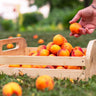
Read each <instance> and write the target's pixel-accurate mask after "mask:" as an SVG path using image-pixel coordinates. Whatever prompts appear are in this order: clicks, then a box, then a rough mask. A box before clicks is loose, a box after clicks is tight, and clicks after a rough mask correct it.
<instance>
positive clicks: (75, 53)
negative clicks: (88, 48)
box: [71, 47, 84, 56]
mask: <svg viewBox="0 0 96 96" xmlns="http://www.w3.org/2000/svg"><path fill="white" fill-rule="evenodd" d="M83 55H84V52H83V50H82V48H81V47H75V48H73V50H72V52H71V56H83Z"/></svg>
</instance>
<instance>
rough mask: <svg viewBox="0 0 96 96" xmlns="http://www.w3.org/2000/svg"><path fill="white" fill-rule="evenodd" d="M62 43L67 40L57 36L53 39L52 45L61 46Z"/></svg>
mask: <svg viewBox="0 0 96 96" xmlns="http://www.w3.org/2000/svg"><path fill="white" fill-rule="evenodd" d="M64 42H67V39H66V38H65V37H63V36H62V35H60V34H57V35H55V36H54V37H53V43H55V44H57V45H62V44H63V43H64Z"/></svg>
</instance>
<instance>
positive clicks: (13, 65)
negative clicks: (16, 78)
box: [9, 64, 20, 67]
mask: <svg viewBox="0 0 96 96" xmlns="http://www.w3.org/2000/svg"><path fill="white" fill-rule="evenodd" d="M9 67H20V65H15V64H10V65H9Z"/></svg>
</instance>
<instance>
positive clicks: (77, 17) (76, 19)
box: [69, 10, 81, 24]
mask: <svg viewBox="0 0 96 96" xmlns="http://www.w3.org/2000/svg"><path fill="white" fill-rule="evenodd" d="M80 17H81V10H80V11H78V13H77V14H76V15H75V17H74V18H73V19H72V20H71V21H69V23H70V24H72V23H75V22H76V21H78V20H79V19H80Z"/></svg>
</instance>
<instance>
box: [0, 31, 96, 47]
mask: <svg viewBox="0 0 96 96" xmlns="http://www.w3.org/2000/svg"><path fill="white" fill-rule="evenodd" d="M18 33H20V34H21V35H22V37H24V38H25V39H26V41H27V46H30V47H37V46H39V44H38V43H37V42H38V40H39V39H40V38H42V39H44V41H45V43H44V44H45V45H46V44H47V43H48V42H50V41H52V39H53V36H55V35H56V34H61V35H63V36H64V37H66V38H67V40H68V41H69V42H70V43H71V44H72V45H73V47H74V46H81V47H87V45H88V42H89V41H90V40H93V39H95V38H96V32H94V33H92V34H90V35H89V34H88V35H82V36H81V37H79V38H75V37H73V36H72V37H71V36H69V33H70V31H69V30H64V31H51V32H49V31H48V32H45V31H40V32H37V31H32V32H0V39H5V38H8V37H9V36H13V37H16V34H18ZM35 34H37V35H38V36H39V38H38V39H33V37H32V36H33V35H35Z"/></svg>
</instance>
